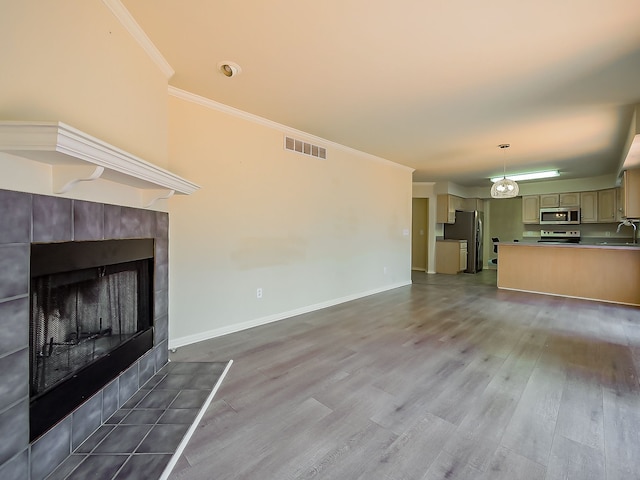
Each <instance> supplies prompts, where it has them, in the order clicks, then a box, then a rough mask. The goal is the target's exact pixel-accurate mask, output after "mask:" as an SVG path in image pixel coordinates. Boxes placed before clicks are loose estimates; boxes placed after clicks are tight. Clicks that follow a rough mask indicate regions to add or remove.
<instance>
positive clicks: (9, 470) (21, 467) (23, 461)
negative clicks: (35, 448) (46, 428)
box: [0, 449, 29, 480]
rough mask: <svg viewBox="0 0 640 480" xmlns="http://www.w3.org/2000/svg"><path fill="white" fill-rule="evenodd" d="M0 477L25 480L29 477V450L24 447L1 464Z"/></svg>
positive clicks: (10, 479) (9, 479)
mask: <svg viewBox="0 0 640 480" xmlns="http://www.w3.org/2000/svg"><path fill="white" fill-rule="evenodd" d="M0 478H2V479H5V478H6V479H8V480H13V479H15V480H23V479H27V478H29V450H27V449H24V450H23V451H22V452H20V453H19V454H18V455H16V456H15V457H13V458H12V459H11V460H9V461H8V462H6V463H4V464H0Z"/></svg>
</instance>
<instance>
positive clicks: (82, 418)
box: [0, 190, 168, 480]
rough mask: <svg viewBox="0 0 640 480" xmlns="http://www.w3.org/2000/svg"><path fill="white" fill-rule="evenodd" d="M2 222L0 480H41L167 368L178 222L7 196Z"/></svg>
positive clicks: (0, 201)
mask: <svg viewBox="0 0 640 480" xmlns="http://www.w3.org/2000/svg"><path fill="white" fill-rule="evenodd" d="M0 225H1V227H0V371H1V372H2V374H1V375H0V436H1V437H2V438H3V442H2V443H0V478H7V479H8V478H16V479H30V480H42V479H44V478H45V477H46V476H47V475H48V474H49V473H50V472H52V471H53V470H54V469H55V467H56V466H57V465H58V464H60V463H61V462H62V461H64V460H65V458H66V457H67V456H68V455H69V454H70V452H71V451H72V449H74V448H76V447H77V446H78V445H80V444H81V443H82V442H83V441H84V440H85V439H86V438H87V437H88V436H89V435H91V433H93V432H94V431H95V430H96V429H97V428H98V427H100V425H102V423H103V422H104V421H106V420H107V419H108V418H109V416H111V415H112V414H113V412H115V411H116V410H117V409H118V408H119V407H121V406H122V405H123V404H124V403H125V402H126V401H127V400H128V399H129V398H130V397H131V396H132V395H133V394H135V393H136V392H137V391H138V389H139V388H140V386H142V385H143V384H144V383H145V382H146V381H147V380H148V379H150V378H151V377H152V376H153V375H154V374H155V372H156V371H158V370H159V369H160V368H161V367H162V366H163V365H165V364H166V362H167V360H168V344H167V337H168V329H167V326H168V214H167V213H164V212H156V211H152V210H146V209H137V208H131V207H123V206H117V205H108V204H101V203H94V202H87V201H80V200H71V199H65V198H59V197H53V196H47V195H37V194H29V193H23V192H14V191H8V190H0ZM78 249H80V251H81V253H80V254H79V255H76V254H75V253H71V252H73V251H75V250H78ZM83 249H84V250H83ZM87 249H89V250H92V249H93V250H95V251H92V252H89V250H87ZM132 252H133V257H134V258H132V257H131V255H130V254H131V253H132ZM92 256H93V257H94V259H93V260H88V259H90V258H92ZM95 257H97V258H98V259H97V260H96V259H95ZM111 257H114V258H111ZM42 258H49V260H46V261H44V262H42V261H41V260H42ZM73 258H79V259H80V260H79V261H78V260H72V259H73ZM105 258H106V260H105ZM34 260H36V263H34V262H33V261H34ZM69 262H71V266H69ZM78 262H79V263H78ZM87 262H88V263H87ZM42 263H44V265H43V264H42ZM32 320H33V321H34V322H35V323H34V324H32V323H31V322H32ZM36 324H37V325H36ZM113 358H115V359H117V360H116V361H115V363H113V364H111V365H108V362H107V363H104V361H105V360H108V359H113ZM83 375H85V377H86V378H85V379H84V381H82V382H80V383H78V382H79V381H78V380H77V378H78V377H82V376H83ZM105 375H106V376H105ZM67 382H70V384H69V385H70V387H68V388H67V391H66V393H65V392H64V388H62V387H60V385H61V384H64V383H67ZM80 384H83V386H82V387H80V386H79V385H80ZM60 392H62V393H60ZM47 397H50V398H49V401H48V403H47V402H45V400H46V398H47ZM43 402H44V403H43ZM63 404H64V405H63ZM43 405H44V406H43ZM59 407H60V408H59ZM42 416H44V417H48V418H47V420H46V421H45V422H44V423H42V422H41V420H40V417H42Z"/></svg>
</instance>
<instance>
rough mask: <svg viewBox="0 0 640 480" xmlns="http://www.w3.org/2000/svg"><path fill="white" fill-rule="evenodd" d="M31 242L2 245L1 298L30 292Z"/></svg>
mask: <svg viewBox="0 0 640 480" xmlns="http://www.w3.org/2000/svg"><path fill="white" fill-rule="evenodd" d="M29 252H30V246H29V244H16V245H0V272H2V275H0V299H2V298H7V299H8V298H12V297H18V296H21V295H27V294H28V293H29Z"/></svg>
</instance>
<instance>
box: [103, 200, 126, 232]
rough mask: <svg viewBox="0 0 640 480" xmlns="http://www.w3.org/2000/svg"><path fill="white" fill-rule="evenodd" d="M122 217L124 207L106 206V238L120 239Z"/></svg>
mask: <svg viewBox="0 0 640 480" xmlns="http://www.w3.org/2000/svg"><path fill="white" fill-rule="evenodd" d="M121 216H122V207H120V206H118V205H105V206H104V238H105V239H109V238H120V231H121V228H120V224H121V221H120V217H121Z"/></svg>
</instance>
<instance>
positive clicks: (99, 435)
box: [74, 425, 115, 453]
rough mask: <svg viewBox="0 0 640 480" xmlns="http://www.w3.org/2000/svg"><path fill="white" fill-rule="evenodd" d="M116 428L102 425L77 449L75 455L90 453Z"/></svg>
mask: <svg viewBox="0 0 640 480" xmlns="http://www.w3.org/2000/svg"><path fill="white" fill-rule="evenodd" d="M114 428H115V427H114V426H113V425H102V426H101V427H100V428H98V430H96V431H95V432H93V434H92V435H91V436H90V437H89V438H87V440H86V441H85V442H84V443H83V444H82V445H80V446H79V447H78V448H76V450H75V452H74V453H90V452H91V451H93V449H94V448H96V447H97V446H98V445H99V444H100V442H102V440H104V439H105V437H106V436H107V435H109V434H110V433H111V430H113V429H114Z"/></svg>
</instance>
